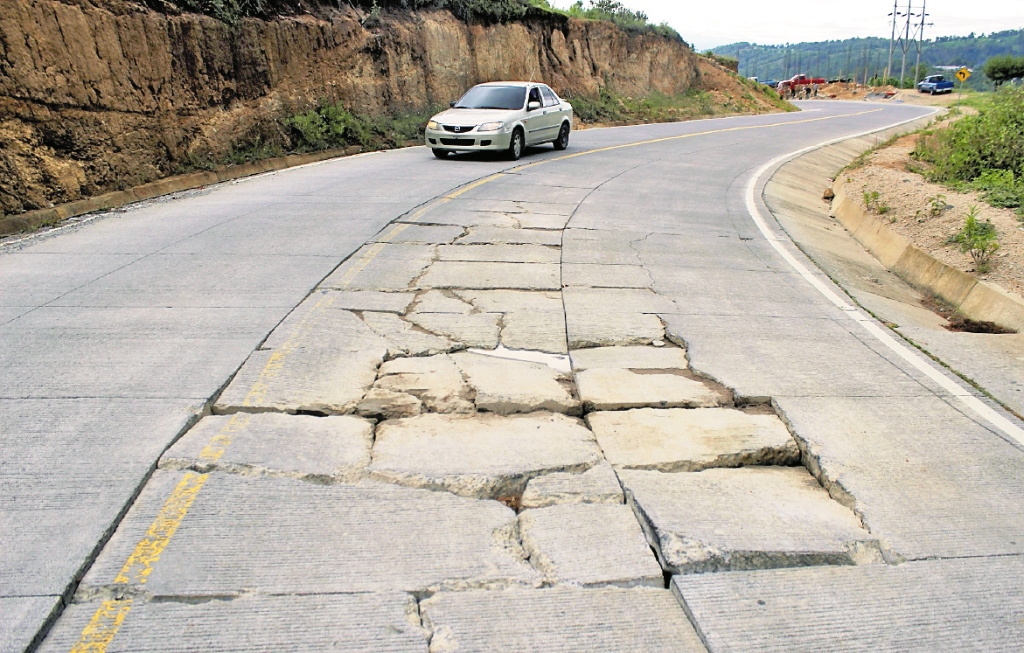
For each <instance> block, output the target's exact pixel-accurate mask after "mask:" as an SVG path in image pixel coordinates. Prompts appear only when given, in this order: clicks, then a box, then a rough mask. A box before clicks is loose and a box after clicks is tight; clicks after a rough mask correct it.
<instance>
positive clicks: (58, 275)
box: [0, 251, 138, 307]
mask: <svg viewBox="0 0 1024 653" xmlns="http://www.w3.org/2000/svg"><path fill="white" fill-rule="evenodd" d="M137 259H138V256H137V255H133V254H65V253H57V252H54V253H49V252H35V251H22V252H9V253H7V254H5V255H4V256H3V257H0V287H2V288H3V289H4V292H3V293H2V294H0V306H33V307H34V306H41V305H43V304H46V303H47V302H50V301H53V300H55V299H57V298H59V297H61V296H62V295H64V294H65V293H67V292H70V291H72V290H75V289H76V288H79V287H81V286H84V285H86V284H88V283H90V282H92V281H95V280H96V279H99V278H100V277H103V276H105V275H107V274H110V273H111V272H113V271H114V270H117V269H118V268H120V267H123V266H125V265H128V264H129V263H131V262H133V261H135V260H137Z"/></svg>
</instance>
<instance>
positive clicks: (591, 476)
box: [522, 461, 625, 508]
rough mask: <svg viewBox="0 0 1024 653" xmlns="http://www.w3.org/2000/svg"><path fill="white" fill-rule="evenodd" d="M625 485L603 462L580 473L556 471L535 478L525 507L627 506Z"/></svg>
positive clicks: (525, 495) (527, 495) (524, 496)
mask: <svg viewBox="0 0 1024 653" xmlns="http://www.w3.org/2000/svg"><path fill="white" fill-rule="evenodd" d="M624 502H625V497H624V496H623V494H622V486H621V485H619V478H618V477H617V476H616V475H615V471H614V470H613V469H612V466H611V465H609V464H608V463H607V462H604V461H601V462H599V463H598V464H596V465H594V466H593V467H591V468H590V469H588V470H587V471H585V472H583V473H580V474H572V473H568V472H554V473H552V474H545V475H544V476H538V477H537V478H535V479H532V480H531V481H530V482H529V483H527V484H526V491H525V492H523V500H522V507H523V508H546V507H547V506H556V505H562V504H567V503H624Z"/></svg>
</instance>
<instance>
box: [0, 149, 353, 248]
mask: <svg viewBox="0 0 1024 653" xmlns="http://www.w3.org/2000/svg"><path fill="white" fill-rule="evenodd" d="M361 151H362V148H360V147H359V146H352V147H348V148H345V149H341V150H324V151H323V152H313V153H311V154H290V155H288V156H280V157H276V158H273V159H264V160H262V161H254V162H252V163H244V164H242V165H237V166H228V167H226V168H222V169H219V170H213V171H210V172H193V173H190V174H187V175H177V176H174V177H165V178H164V179H160V180H158V181H153V182H150V183H148V184H143V185H141V186H136V187H134V188H129V189H127V190H121V191H115V192H112V193H104V194H103V195H96V196H95V197H87V198H85V199H81V200H77V201H74V202H68V203H67V204H60V205H58V206H54V207H52V208H48V209H38V210H35V211H27V212H25V213H19V214H17V215H8V216H0V236H9V235H12V234H16V233H20V232H22V231H30V230H32V229H38V228H39V227H43V226H46V225H55V224H57V223H59V222H61V221H63V220H66V219H68V218H73V217H75V216H78V215H84V214H86V213H92V212H93V211H103V210H107V209H113V208H117V207H119V206H124V205H125V204H131V203H132V202H139V201H142V200H148V199H152V198H154V197H159V196H161V195H167V194H168V193H178V192H181V191H183V190H190V189H193V188H200V187H202V186H208V185H210V184H217V183H220V182H224V181H231V180H233V179H240V178H242V177H248V176H250V175H258V174H261V173H264V172H273V171H275V170H284V169H285V168H293V167H295V166H301V165H306V164H308V163H317V162H319V161H326V160H327V159H334V158H337V157H342V156H351V155H353V154H359V152H361Z"/></svg>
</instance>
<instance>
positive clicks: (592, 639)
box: [420, 588, 705, 653]
mask: <svg viewBox="0 0 1024 653" xmlns="http://www.w3.org/2000/svg"><path fill="white" fill-rule="evenodd" d="M674 600H675V599H674V598H673V597H672V594H671V592H669V591H668V590H661V589H650V588H639V589H617V588H610V589H581V588H580V589H577V588H553V589H544V590H534V591H507V592H458V593H455V592H444V593H441V594H438V595H436V596H433V597H431V598H429V599H427V600H426V601H423V603H421V604H420V609H421V613H422V614H423V617H424V622H425V623H426V625H427V627H428V628H430V630H431V631H432V632H433V637H432V638H431V649H432V651H436V653H449V652H451V653H454V652H455V651H488V652H492V651H493V652H497V651H517V653H563V652H565V653H568V652H569V651H590V652H593V653H621V652H622V651H630V652H632V653H703V652H704V651H705V648H704V645H703V644H701V641H700V638H699V637H698V636H697V633H696V632H695V631H694V630H693V626H691V625H690V622H689V621H688V620H687V618H686V614H685V613H684V612H683V610H682V609H681V608H680V607H679V604H678V603H673V601H674Z"/></svg>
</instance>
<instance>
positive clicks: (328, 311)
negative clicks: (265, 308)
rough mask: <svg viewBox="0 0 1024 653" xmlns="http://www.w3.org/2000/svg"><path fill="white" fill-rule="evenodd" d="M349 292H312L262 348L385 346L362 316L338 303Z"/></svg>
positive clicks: (288, 349)
mask: <svg viewBox="0 0 1024 653" xmlns="http://www.w3.org/2000/svg"><path fill="white" fill-rule="evenodd" d="M347 294H348V293H340V292H334V291H327V292H321V293H317V294H314V295H311V296H310V297H309V298H308V299H306V301H304V302H302V303H301V304H300V305H299V306H298V307H297V308H296V309H295V310H294V311H292V313H291V314H290V315H289V316H288V317H287V318H285V320H284V321H282V322H281V324H279V325H278V326H277V327H276V328H275V329H274V330H273V331H272V332H271V333H270V335H269V336H268V337H267V339H266V341H265V342H264V343H263V344H262V345H261V346H260V349H276V350H286V351H291V350H293V349H299V348H306V349H328V350H345V351H359V350H362V349H371V348H375V347H383V346H384V344H385V343H384V341H383V340H381V338H380V336H379V335H377V334H375V333H374V332H373V330H371V329H370V328H369V327H367V326H366V323H365V322H364V321H363V320H361V319H359V316H358V315H356V314H355V313H354V312H352V311H349V310H344V309H342V308H340V307H338V306H337V305H336V304H337V302H338V301H339V300H341V299H343V298H344V297H345V296H346V295H347ZM381 294H384V293H381ZM391 317H392V318H393V315H392V316H391Z"/></svg>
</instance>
